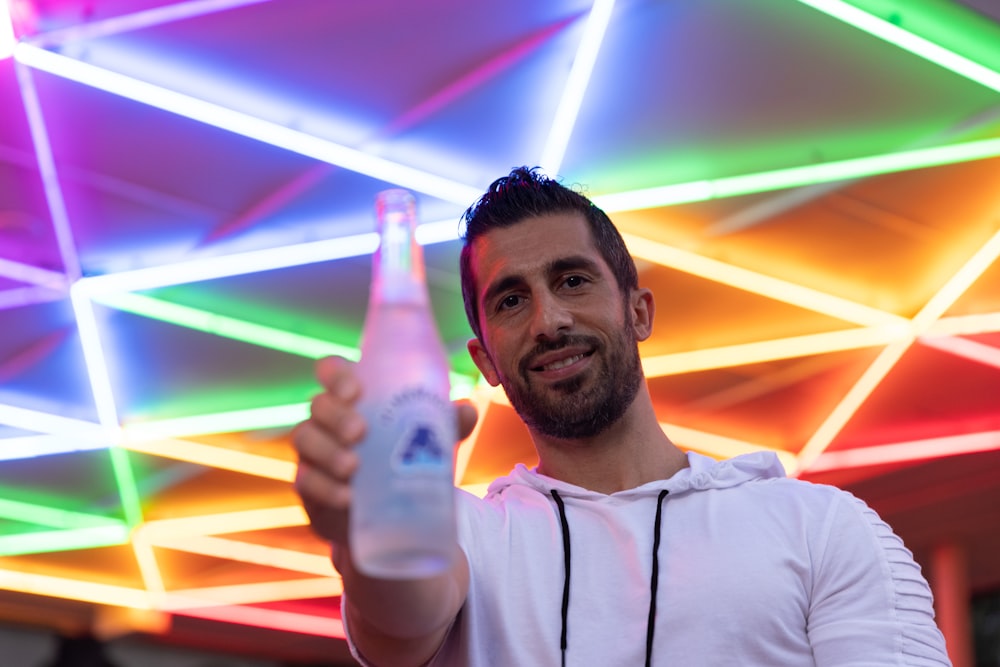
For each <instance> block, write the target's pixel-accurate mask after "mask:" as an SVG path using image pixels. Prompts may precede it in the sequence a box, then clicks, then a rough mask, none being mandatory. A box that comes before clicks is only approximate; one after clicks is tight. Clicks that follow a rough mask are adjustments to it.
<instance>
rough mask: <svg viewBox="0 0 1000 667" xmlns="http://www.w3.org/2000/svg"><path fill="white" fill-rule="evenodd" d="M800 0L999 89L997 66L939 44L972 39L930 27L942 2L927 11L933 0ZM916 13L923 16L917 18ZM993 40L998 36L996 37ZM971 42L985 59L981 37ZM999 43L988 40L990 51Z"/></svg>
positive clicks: (920, 55)
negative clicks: (893, 0) (879, 0)
mask: <svg viewBox="0 0 1000 667" xmlns="http://www.w3.org/2000/svg"><path fill="white" fill-rule="evenodd" d="M798 1H799V2H801V3H802V4H804V5H808V6H810V7H812V8H814V9H817V10H819V11H821V12H823V13H825V14H827V15H829V16H832V17H833V18H836V19H839V20H841V21H843V22H845V23H847V24H849V25H851V26H854V27H855V28H858V29H859V30H863V31H865V32H867V33H869V34H871V35H873V36H875V37H878V38H879V39H882V40H885V41H886V42H889V43H891V44H894V45H896V46H898V47H900V48H901V49H904V50H906V51H909V52H910V53H912V54H914V55H916V56H919V57H920V58H923V59H925V60H928V61H930V62H932V63H935V64H937V65H940V66H941V67H944V68H945V69H948V70H950V71H952V72H954V73H956V74H958V75H960V76H963V77H965V78H967V79H969V80H971V81H975V82H976V83H979V84H982V85H983V86H986V87H987V88H991V89H992V90H996V91H998V92H1000V72H997V71H996V70H995V69H993V68H991V67H989V66H987V65H985V64H983V63H981V62H977V61H976V60H975V59H973V58H972V57H968V56H966V55H963V54H962V53H959V52H956V51H953V50H951V49H949V48H947V47H946V46H945V45H944V44H943V43H938V42H945V40H947V42H946V43H948V44H949V45H955V46H959V45H960V44H962V43H965V44H969V43H970V40H969V38H968V37H964V41H962V42H960V41H959V40H958V39H956V38H954V37H946V35H950V34H951V33H945V32H942V31H940V30H935V31H931V30H927V28H928V25H930V19H931V18H935V20H936V21H938V22H941V20H940V15H941V12H942V7H943V6H942V5H941V4H940V3H937V7H936V8H932V10H931V11H930V12H928V11H927V7H929V6H930V3H919V2H914V1H913V0H910V1H908V2H906V3H900V2H888V3H886V2H885V1H884V0H882V1H881V2H874V1H872V0H860V1H858V2H847V1H845V0H798ZM856 5H863V6H865V7H866V8H870V9H863V8H861V7H858V6H856ZM916 5H923V7H922V8H923V9H924V11H923V12H920V13H919V14H917V13H915V12H914V10H913V7H914V6H916ZM872 11H878V12H879V13H885V14H887V15H888V16H889V19H888V20H887V19H883V18H881V17H880V16H877V15H876V14H874V13H872ZM918 11H919V10H918ZM950 15H951V16H954V15H955V13H954V12H951V13H950ZM917 16H919V17H920V18H915V17H917ZM906 19H912V20H906ZM904 21H905V24H906V25H907V26H908V27H911V29H904V28H902V27H901V25H900V24H903V23H904ZM911 24H912V25H911ZM962 24H963V26H966V27H968V26H970V25H972V26H975V27H976V28H977V32H978V33H979V34H982V33H983V32H984V31H983V30H981V29H979V22H970V21H968V20H966V21H963V23H962ZM912 30H921V31H922V32H924V33H925V34H924V35H921V34H917V33H916V32H913V31H912ZM986 39H989V37H988V36H987V37H986ZM993 39H994V40H995V39H996V38H995V36H994V37H993ZM971 43H973V44H976V45H977V46H976V50H975V53H976V56H977V58H983V57H984V56H983V52H982V50H981V47H982V45H983V43H981V42H980V41H978V40H973V41H971ZM996 44H997V42H996V41H993V42H992V45H993V49H992V50H991V49H989V45H990V42H988V41H987V42H985V46H986V49H987V53H993V54H995V53H996ZM987 57H989V56H987ZM991 59H992V58H991Z"/></svg>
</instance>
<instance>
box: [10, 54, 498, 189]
mask: <svg viewBox="0 0 1000 667" xmlns="http://www.w3.org/2000/svg"><path fill="white" fill-rule="evenodd" d="M14 57H15V58H16V59H17V61H18V62H20V63H22V64H24V65H27V66H28V67H33V68H35V69H38V70H41V71H44V72H48V73H50V74H54V75H56V76H60V77H63V78H66V79H70V80H71V81H77V82H78V83H82V84H85V85H88V86H91V87H93V88H97V89H99V90H103V91H105V92H108V93H111V94H113V95H119V96H121V97H125V98H128V99H131V100H134V101H136V102H140V103H142V104H148V105H150V106H153V107H156V108H158V109H162V110H163V111H167V112H170V113H174V114H177V115H179V116H183V117H185V118H190V119H192V120H195V121H198V122H200V123H204V124H206V125H211V126H212V127H217V128H220V129H222V130H226V131H228V132H233V133H234V134H239V135H241V136H244V137H248V138H250V139H255V140H257V141H260V142H262V143H265V144H269V145H271V146H276V147H278V148H282V149H284V150H287V151H291V152H292V153H297V154H299V155H304V156H306V157H310V158H313V159H316V160H319V161H321V162H326V163H328V164H332V165H335V166H338V167H342V168H344V169H347V170H349V171H353V172H356V173H359V174H363V175H365V176H370V177H372V178H375V179H378V180H381V181H386V182H388V183H393V184H396V185H398V186H400V187H402V188H407V189H410V190H415V191H417V192H423V193H425V194H428V195H431V196H434V197H438V198H439V199H444V200H445V201H450V202H455V203H458V204H462V205H463V206H468V204H469V203H470V202H472V201H474V200H475V199H476V198H477V197H478V196H479V195H480V191H479V188H474V187H472V186H468V185H465V184H462V183H458V182H456V181H452V180H450V179H447V178H444V177H441V176H437V175H435V174H431V173H428V172H425V171H422V170H420V169H415V168H413V167H407V166H405V165H402V164H398V163H395V162H390V161H389V160H385V159H383V158H380V157H377V156H375V155H370V154H368V153H364V152H362V151H359V150H356V149H354V148H349V147H347V146H342V145H340V144H336V143H334V142H332V141H328V140H326V139H323V138H321V137H315V136H312V135H309V134H306V133H304V132H300V131H298V130H293V129H291V128H289V127H285V126H283V125H279V124H277V123H272V122H270V121H267V120H263V119H261V118H256V117H254V116H251V115H249V114H246V113H243V112H241V111H236V110H234V109H227V108H225V107H222V106H219V105H217V104H213V103H211V102H206V101H205V100H199V99H196V98H194V97H190V96H188V95H184V94H182V93H178V92H176V91H173V90H168V89H166V88H162V87H160V86H157V85H154V84H151V83H147V82H145V81H139V80H138V79H133V78H131V77H128V76H125V75H123V74H118V73H116V72H112V71H110V70H106V69H102V68H100V67H95V66H94V65H90V64H89V63H85V62H82V61H79V60H75V59H73V58H69V57H66V56H63V55H61V54H58V53H53V52H51V51H46V50H45V49H41V48H38V47H37V46H34V45H31V44H26V43H23V42H22V43H21V44H18V45H17V47H16V48H15V49H14Z"/></svg>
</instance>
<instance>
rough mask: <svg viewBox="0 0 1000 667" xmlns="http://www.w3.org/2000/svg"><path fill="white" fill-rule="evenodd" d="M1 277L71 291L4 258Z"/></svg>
mask: <svg viewBox="0 0 1000 667" xmlns="http://www.w3.org/2000/svg"><path fill="white" fill-rule="evenodd" d="M0 2H3V0H0ZM0 276H4V277H6V278H10V279H11V280H17V281H19V282H23V283H31V284H32V285H37V286H39V287H47V288H49V289H51V290H57V291H66V290H67V289H69V281H68V280H67V279H66V276H64V275H63V274H61V273H59V272H58V271H50V270H48V269H43V268H41V267H38V266H34V265H32V264H25V263H23V262H16V261H14V260H12V259H4V258H3V257H0Z"/></svg>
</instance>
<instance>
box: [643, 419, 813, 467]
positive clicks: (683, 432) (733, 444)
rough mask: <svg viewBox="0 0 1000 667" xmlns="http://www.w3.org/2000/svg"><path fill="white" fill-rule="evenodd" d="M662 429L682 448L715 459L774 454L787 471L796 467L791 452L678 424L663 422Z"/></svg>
mask: <svg viewBox="0 0 1000 667" xmlns="http://www.w3.org/2000/svg"><path fill="white" fill-rule="evenodd" d="M660 428H662V429H663V432H664V433H666V434H667V435H668V436H669V437H670V438H671V439H676V441H677V443H678V444H679V445H681V446H682V447H686V448H688V449H694V450H696V451H699V452H701V453H703V454H707V455H709V456H713V457H715V458H719V459H728V458H732V457H734V456H738V455H740V454H749V453H752V452H773V453H774V454H775V455H776V456H777V457H778V460H779V461H780V462H781V465H782V466H783V467H784V468H785V470H791V469H793V468H794V467H795V455H794V454H792V453H791V452H786V451H783V450H778V449H772V448H770V447H765V446H763V445H758V444H756V443H753V442H747V441H745V440H737V439H735V438H727V437H725V436H721V435H716V434H714V433H708V432H706V431H699V430H696V429H692V428H686V427H684V426H678V425H677V424H667V423H663V422H661V423H660Z"/></svg>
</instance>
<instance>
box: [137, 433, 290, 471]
mask: <svg viewBox="0 0 1000 667" xmlns="http://www.w3.org/2000/svg"><path fill="white" fill-rule="evenodd" d="M126 434H127V437H126V439H125V442H123V443H122V446H123V447H124V448H125V449H128V450H131V451H133V452H141V453H143V454H152V455H153V456H161V457H163V458H168V459H174V460H177V461H187V462H189V463H197V464H199V465H204V466H210V467H212V468H221V469H222V470H231V471H233V472H241V473H245V474H247V475H254V476H256V477H266V478H268V479H275V480H278V481H280V482H291V481H293V480H294V479H295V464H294V463H293V462H291V461H285V460H283V459H276V458H273V457H270V456H261V455H260V454H251V453H248V452H241V451H237V450H234V449H228V448H226V447H215V446H213V445H206V444H204V443H200V442H192V441H190V440H179V439H154V440H146V439H142V438H134V437H128V431H126Z"/></svg>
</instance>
